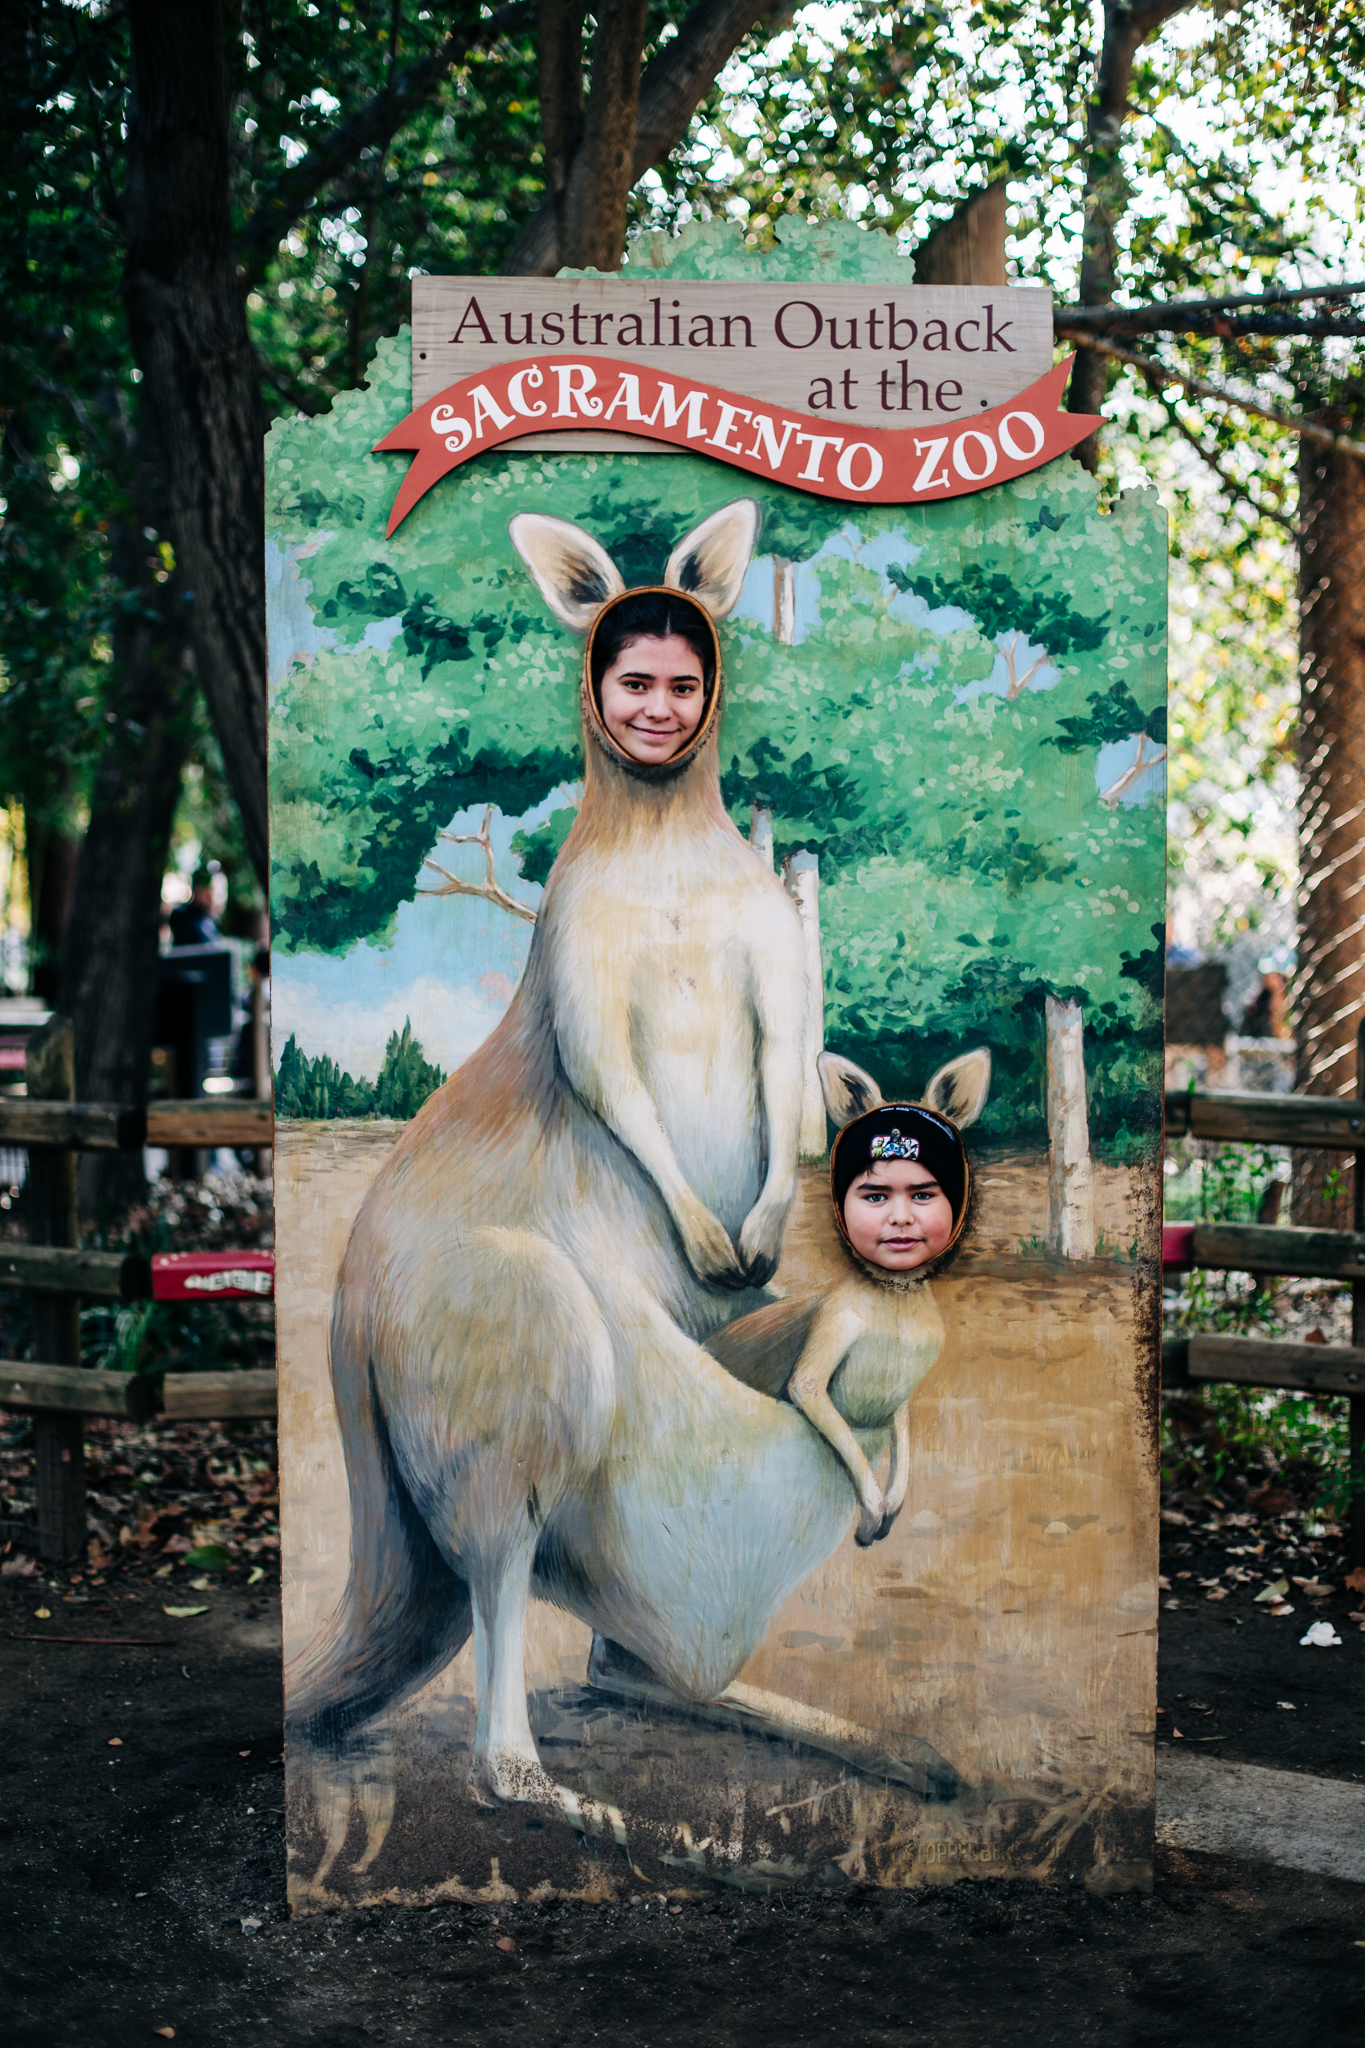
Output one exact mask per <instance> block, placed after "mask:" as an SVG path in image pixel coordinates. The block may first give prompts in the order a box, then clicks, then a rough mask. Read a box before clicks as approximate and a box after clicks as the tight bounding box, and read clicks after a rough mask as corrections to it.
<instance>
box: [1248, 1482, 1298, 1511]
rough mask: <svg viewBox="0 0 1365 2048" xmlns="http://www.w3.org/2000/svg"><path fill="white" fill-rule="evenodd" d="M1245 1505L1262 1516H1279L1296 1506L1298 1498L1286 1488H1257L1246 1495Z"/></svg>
mask: <svg viewBox="0 0 1365 2048" xmlns="http://www.w3.org/2000/svg"><path fill="white" fill-rule="evenodd" d="M1246 1504H1247V1506H1248V1507H1249V1508H1253V1509H1255V1510H1256V1511H1257V1512H1258V1513H1259V1514H1263V1515H1280V1514H1283V1513H1284V1510H1285V1509H1286V1508H1292V1507H1297V1506H1298V1498H1297V1496H1296V1495H1295V1494H1292V1493H1291V1492H1290V1491H1289V1489H1288V1487H1287V1486H1258V1487H1256V1488H1255V1489H1254V1491H1253V1492H1251V1493H1249V1494H1248V1495H1247V1501H1246Z"/></svg>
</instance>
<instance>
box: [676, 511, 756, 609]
mask: <svg viewBox="0 0 1365 2048" xmlns="http://www.w3.org/2000/svg"><path fill="white" fill-rule="evenodd" d="M762 518H763V514H762V513H761V512H760V510H759V508H758V503H757V500H756V499H754V498H736V499H735V500H734V502H733V504H730V505H722V506H721V508H720V510H719V512H713V513H712V514H711V517H710V518H709V519H703V521H702V523H701V525H700V526H698V527H694V528H693V530H692V532H691V533H689V534H688V536H687V538H686V540H680V541H679V542H678V545H677V546H676V547H675V548H674V550H673V552H672V554H671V555H670V556H669V558H668V567H667V568H666V569H665V570H664V582H665V583H666V584H667V586H668V588H669V589H670V590H683V591H686V593H687V595H688V596H689V597H695V598H696V600H697V602H698V604H704V605H705V606H706V609H707V611H708V612H710V614H711V616H712V618H713V619H723V618H724V617H725V615H726V613H727V612H730V611H733V610H734V607H735V604H736V603H737V601H738V598H739V593H740V589H741V587H742V585H743V582H744V577H745V573H746V571H747V570H748V567H749V563H750V561H751V559H752V557H753V552H754V544H755V542H756V541H757V539H758V529H759V526H760V524H761V522H762Z"/></svg>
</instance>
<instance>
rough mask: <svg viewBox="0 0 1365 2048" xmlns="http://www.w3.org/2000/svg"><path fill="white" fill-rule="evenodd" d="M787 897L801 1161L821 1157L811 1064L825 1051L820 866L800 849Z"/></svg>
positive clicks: (790, 865)
mask: <svg viewBox="0 0 1365 2048" xmlns="http://www.w3.org/2000/svg"><path fill="white" fill-rule="evenodd" d="M782 879H783V881H784V882H785V883H786V885H787V894H788V895H789V896H790V897H791V899H792V901H793V902H794V903H795V905H796V907H797V909H798V910H799V911H800V913H801V930H802V932H803V934H804V935H805V941H806V1037H805V1050H804V1054H803V1066H802V1072H803V1076H804V1079H803V1085H802V1092H801V1157H802V1158H803V1159H805V1160H812V1159H823V1158H824V1156H825V1098H824V1093H823V1091H822V1089H821V1087H820V1074H819V1070H818V1069H817V1067H816V1064H815V1062H816V1061H817V1060H818V1059H819V1057H820V1054H821V1053H822V1052H823V1051H824V1047H825V977H824V965H823V962H822V961H821V957H820V863H819V861H818V860H817V858H816V856H815V855H814V854H813V853H807V852H806V851H805V849H804V847H803V848H802V850H801V851H800V852H799V853H794V854H792V855H791V857H790V859H788V860H786V861H784V862H783V865H782Z"/></svg>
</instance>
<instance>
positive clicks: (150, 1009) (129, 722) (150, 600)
mask: <svg viewBox="0 0 1365 2048" xmlns="http://www.w3.org/2000/svg"><path fill="white" fill-rule="evenodd" d="M152 559H153V560H155V558H152ZM116 563H117V566H118V567H119V568H120V569H121V570H122V572H123V574H124V578H125V588H126V589H127V591H128V595H129V600H130V601H129V602H128V603H127V604H125V606H124V607H123V609H122V611H121V614H120V619H119V623H118V626H117V627H116V630H115V637H114V658H115V661H116V663H117V665H118V672H119V674H118V685H117V689H116V691H115V694H114V697H113V699H112V701H111V709H112V712H113V717H112V720H111V722H110V724H109V726H108V729H107V733H106V737H105V742H104V750H103V752H102V754H101V755H100V761H99V767H98V768H97V770H96V773H95V785H94V789H93V791H92V792H91V801H90V824H89V827H88V829H87V831H86V835H85V843H84V845H83V846H82V848H81V856H80V864H79V866H78V868H77V871H76V890H75V900H74V902H73V905H72V910H71V922H70V925H69V926H68V929H67V945H66V965H65V971H64V974H63V982H62V1007H63V1009H64V1010H65V1011H66V1013H67V1015H68V1016H70V1018H71V1020H72V1023H73V1025H74V1027H75V1034H76V1094H77V1098H78V1100H80V1101H83V1102H119V1103H126V1104H129V1105H132V1106H134V1107H140V1106H141V1105H142V1104H143V1103H145V1102H146V1099H147V1074H148V1067H149V1065H150V1061H151V1051H152V1045H153V1040H154V1033H155V1026H156V987H157V954H158V950H159V941H160V931H161V885H162V881H163V879H164V877H165V873H166V865H167V861H168V859H169V855H170V841H171V826H172V823H173V822H174V818H175V807H176V803H177V800H178V798H179V795H180V778H181V771H182V769H183V767H184V763H185V755H186V753H187V751H188V748H189V741H190V733H191V725H192V719H191V710H192V705H193V700H194V682H193V677H192V675H191V672H190V667H189V660H188V648H189V628H188V623H187V620H186V617H185V614H186V612H187V611H188V609H189V607H188V606H187V605H186V604H185V602H184V594H183V591H182V590H181V588H180V584H179V580H178V578H175V577H172V578H171V579H170V581H169V582H166V583H163V584H158V583H157V582H155V581H154V580H153V577H152V575H151V574H150V573H149V571H150V569H151V566H152V564H151V562H150V561H149V560H148V557H147V548H146V543H145V541H144V539H143V537H142V533H141V529H140V528H129V529H127V530H126V531H125V532H124V533H123V534H122V535H121V536H120V538H119V545H118V548H117V551H116ZM139 572H140V573H139ZM143 1185H144V1182H143V1171H142V1155H141V1154H140V1153H129V1154H122V1153H90V1154H87V1155H86V1156H85V1158H84V1159H83V1160H82V1164H81V1206H82V1209H83V1210H84V1211H85V1213H87V1214H98V1213H101V1212H103V1211H106V1210H110V1209H113V1208H116V1207H118V1206H121V1205H122V1204H124V1203H126V1202H129V1201H133V1200H136V1199H137V1197H138V1196H139V1195H140V1194H141V1192H142V1190H143Z"/></svg>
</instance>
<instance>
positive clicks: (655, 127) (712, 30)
mask: <svg viewBox="0 0 1365 2048" xmlns="http://www.w3.org/2000/svg"><path fill="white" fill-rule="evenodd" d="M771 11H772V9H771V7H770V6H769V5H765V0H697V5H696V6H695V7H694V8H693V9H692V12H691V13H690V14H689V15H688V16H687V18H686V20H685V21H684V22H683V24H682V27H681V28H680V29H679V30H678V33H677V35H676V36H674V38H673V40H672V41H671V42H669V43H665V45H664V47H663V48H662V49H661V50H658V51H656V52H655V54H654V56H653V57H651V58H650V60H649V62H648V64H646V66H645V68H644V71H643V73H642V74H641V78H640V104H639V110H638V113H637V115H636V121H635V163H634V169H633V175H632V179H631V182H632V184H634V183H635V182H636V181H637V180H638V179H640V178H642V177H643V176H644V174H645V172H646V171H647V170H649V169H650V168H651V167H652V166H653V165H654V164H657V163H661V162H662V161H663V160H664V158H665V157H667V156H668V155H669V153H670V152H671V151H672V150H674V149H675V148H676V147H677V145H678V144H679V142H681V141H682V138H683V136H684V135H686V133H687V127H688V123H689V122H690V121H691V119H692V116H693V115H694V114H695V113H696V111H697V108H698V107H699V106H700V104H701V102H702V101H703V100H704V99H705V97H706V95H707V93H708V91H709V90H710V88H711V85H712V82H713V81H714V79H715V78H716V76H717V74H718V73H719V71H720V70H721V68H722V66H723V65H724V64H726V63H727V62H728V60H729V59H730V58H731V57H732V56H733V55H734V53H735V51H736V50H737V49H738V48H739V45H740V44H741V43H742V42H743V40H744V38H745V36H747V35H748V33H749V31H750V29H752V28H754V27H755V26H756V25H757V23H758V22H759V21H761V20H762V19H763V17H764V15H765V14H767V13H769V12H771ZM560 262H561V257H560V249H559V237H558V235H557V233H556V225H555V204H554V199H553V197H552V196H551V195H550V194H547V195H546V197H545V198H544V199H542V200H541V202H540V205H539V206H538V207H537V209H536V211H535V213H534V214H532V216H531V218H530V220H529V221H528V222H527V224H526V226H525V227H524V228H523V229H522V231H521V234H520V235H519V236H518V238H517V241H516V245H515V247H514V248H513V249H512V251H511V253H510V255H509V256H508V257H507V259H506V261H505V262H504V263H503V266H502V274H503V276H504V277H552V276H553V275H554V273H555V271H556V270H558V269H559V267H560Z"/></svg>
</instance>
